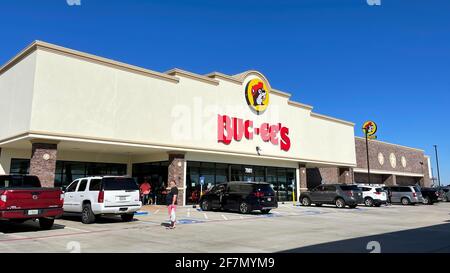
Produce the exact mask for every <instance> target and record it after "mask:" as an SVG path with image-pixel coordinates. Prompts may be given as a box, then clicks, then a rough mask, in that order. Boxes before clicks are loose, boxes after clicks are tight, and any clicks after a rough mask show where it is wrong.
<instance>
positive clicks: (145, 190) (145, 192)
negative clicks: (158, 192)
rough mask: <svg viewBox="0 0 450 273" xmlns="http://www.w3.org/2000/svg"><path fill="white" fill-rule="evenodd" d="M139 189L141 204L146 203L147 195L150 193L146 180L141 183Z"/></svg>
mask: <svg viewBox="0 0 450 273" xmlns="http://www.w3.org/2000/svg"><path fill="white" fill-rule="evenodd" d="M139 190H140V192H141V196H142V204H143V205H147V204H148V195H149V194H150V190H151V186H150V184H149V183H148V182H147V180H145V181H144V183H142V184H141V186H140V187H139Z"/></svg>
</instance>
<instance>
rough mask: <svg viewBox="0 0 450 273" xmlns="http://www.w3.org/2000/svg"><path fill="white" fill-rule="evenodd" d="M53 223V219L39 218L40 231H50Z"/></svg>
mask: <svg viewBox="0 0 450 273" xmlns="http://www.w3.org/2000/svg"><path fill="white" fill-rule="evenodd" d="M54 223H55V219H54V218H39V226H40V227H41V229H44V230H49V229H52V227H53V224H54Z"/></svg>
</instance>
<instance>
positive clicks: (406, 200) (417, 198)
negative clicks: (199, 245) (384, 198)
mask: <svg viewBox="0 0 450 273" xmlns="http://www.w3.org/2000/svg"><path fill="white" fill-rule="evenodd" d="M386 189H387V190H388V192H389V193H390V194H389V195H390V199H391V200H390V201H391V203H401V204H402V205H415V204H417V203H422V202H423V198H422V193H421V192H420V189H419V188H418V187H416V186H388V187H386Z"/></svg>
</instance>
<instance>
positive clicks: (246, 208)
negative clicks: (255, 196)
mask: <svg viewBox="0 0 450 273" xmlns="http://www.w3.org/2000/svg"><path fill="white" fill-rule="evenodd" d="M250 211H251V209H250V205H249V204H247V203H246V202H242V203H241V204H240V205H239V212H240V213H242V214H247V213H249V212H250Z"/></svg>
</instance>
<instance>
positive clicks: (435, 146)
mask: <svg viewBox="0 0 450 273" xmlns="http://www.w3.org/2000/svg"><path fill="white" fill-rule="evenodd" d="M433 146H434V151H435V153H436V167H437V174H438V184H439V187H440V186H441V176H440V174H439V156H438V149H437V145H433Z"/></svg>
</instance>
